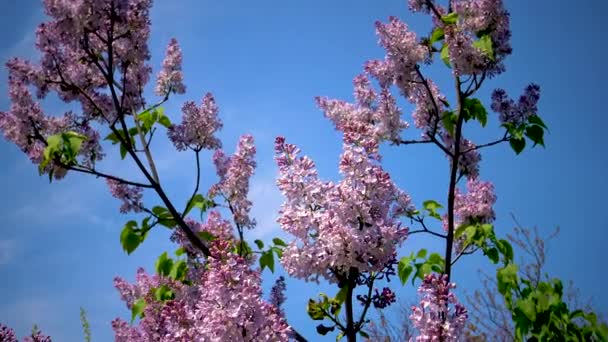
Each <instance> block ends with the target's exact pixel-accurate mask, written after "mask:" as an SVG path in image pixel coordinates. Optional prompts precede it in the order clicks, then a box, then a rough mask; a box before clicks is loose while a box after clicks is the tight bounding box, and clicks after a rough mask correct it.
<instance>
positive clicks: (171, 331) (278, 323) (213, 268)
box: [112, 211, 292, 342]
mask: <svg viewBox="0 0 608 342" xmlns="http://www.w3.org/2000/svg"><path fill="white" fill-rule="evenodd" d="M198 227H199V229H200V231H206V232H208V233H210V234H211V235H213V236H214V237H216V238H215V239H214V240H213V241H212V242H211V243H210V246H209V247H210V249H211V251H212V254H213V255H214V256H215V257H214V258H210V259H208V261H207V264H206V265H205V266H204V267H203V268H202V270H201V272H199V273H195V276H194V277H190V278H189V279H188V280H189V281H190V282H191V283H192V285H190V286H185V285H182V284H180V283H178V282H175V281H172V280H168V279H165V278H162V277H160V276H158V275H154V276H149V275H147V274H145V272H144V271H143V269H140V270H139V271H138V275H137V279H136V283H135V284H128V283H127V282H125V281H124V280H122V279H120V278H117V279H116V280H115V285H116V288H117V289H118V290H119V292H120V294H121V297H122V299H123V300H124V301H125V302H126V303H127V306H128V307H131V306H132V305H133V303H134V301H135V300H136V299H139V298H144V299H145V301H146V307H145V309H144V312H143V314H144V316H143V318H142V319H141V320H140V321H139V322H138V324H137V325H134V326H130V325H129V324H128V323H127V322H125V321H123V320H122V319H119V318H117V319H115V320H114V321H113V322H112V327H113V329H114V332H115V336H116V341H119V342H135V341H167V342H168V341H184V342H185V341H217V342H220V341H287V340H288V339H289V337H290V336H291V334H292V331H291V328H290V327H289V326H288V325H287V323H286V322H285V319H284V317H283V315H282V313H281V312H280V310H279V308H278V307H276V306H275V305H273V304H271V303H268V302H265V301H264V300H263V299H262V289H261V278H260V273H259V271H255V270H253V269H252V267H251V266H252V262H253V259H252V258H243V257H240V256H239V255H238V254H236V253H234V252H233V251H234V246H235V245H236V241H235V240H234V237H233V235H232V227H231V225H230V223H229V222H228V221H226V220H223V219H222V218H221V216H220V214H219V213H218V212H217V211H212V212H211V213H210V214H209V217H208V220H207V222H206V223H204V224H202V225H198ZM161 285H167V286H169V287H170V288H171V289H172V291H173V292H174V294H175V298H174V299H171V300H168V301H164V302H159V301H156V299H155V298H154V296H153V292H152V291H151V290H152V289H154V288H157V287H158V286H161Z"/></svg>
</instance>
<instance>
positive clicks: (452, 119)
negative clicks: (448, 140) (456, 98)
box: [441, 111, 457, 136]
mask: <svg viewBox="0 0 608 342" xmlns="http://www.w3.org/2000/svg"><path fill="white" fill-rule="evenodd" d="M456 121H457V117H456V115H455V114H454V113H453V112H449V111H445V112H443V114H442V116H441V122H443V127H444V128H445V129H446V130H447V131H448V133H450V134H451V135H452V136H454V128H455V126H456Z"/></svg>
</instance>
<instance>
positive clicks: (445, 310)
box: [410, 274, 468, 342]
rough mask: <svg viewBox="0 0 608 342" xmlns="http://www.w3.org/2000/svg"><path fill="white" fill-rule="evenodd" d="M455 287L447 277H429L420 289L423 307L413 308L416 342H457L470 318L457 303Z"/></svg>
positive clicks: (412, 316)
mask: <svg viewBox="0 0 608 342" xmlns="http://www.w3.org/2000/svg"><path fill="white" fill-rule="evenodd" d="M455 287H456V285H455V284H454V283H448V281H447V275H440V276H438V275H436V274H428V275H427V276H425V277H424V280H423V281H422V284H421V285H420V287H419V288H418V293H419V294H421V295H422V299H421V300H420V306H412V314H411V315H410V320H411V321H412V324H413V325H414V327H415V328H416V329H418V332H419V335H418V336H417V337H416V341H418V342H422V341H433V342H435V341H436V342H439V341H447V342H457V341H460V337H461V335H462V332H463V328H464V326H465V323H466V320H467V318H468V314H467V310H466V308H465V307H464V306H463V305H462V304H460V303H459V302H458V299H457V298H456V296H455V295H454V293H453V292H452V291H450V290H452V289H454V288H455Z"/></svg>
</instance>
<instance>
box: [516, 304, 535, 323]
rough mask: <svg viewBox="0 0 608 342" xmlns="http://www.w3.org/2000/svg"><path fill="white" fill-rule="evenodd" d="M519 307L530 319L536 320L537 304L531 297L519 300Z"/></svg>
mask: <svg viewBox="0 0 608 342" xmlns="http://www.w3.org/2000/svg"><path fill="white" fill-rule="evenodd" d="M517 308H518V309H520V310H521V312H523V314H524V315H526V317H527V318H528V319H529V320H530V321H532V322H534V321H535V320H536V305H535V304H534V301H533V300H532V299H531V298H526V299H520V300H518V301H517Z"/></svg>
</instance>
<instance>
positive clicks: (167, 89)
mask: <svg viewBox="0 0 608 342" xmlns="http://www.w3.org/2000/svg"><path fill="white" fill-rule="evenodd" d="M154 91H155V92H156V95H159V96H167V95H169V93H176V94H183V93H185V92H186V86H185V85H184V75H183V73H182V50H181V49H180V47H179V45H178V43H177V39H175V38H171V40H170V41H169V45H168V46H167V52H166V54H165V59H164V60H163V68H162V69H161V71H160V72H159V73H158V76H157V78H156V88H155V90H154Z"/></svg>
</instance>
